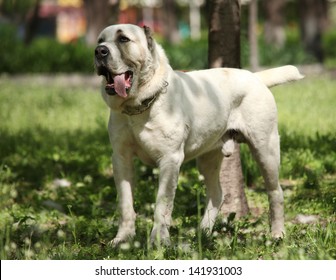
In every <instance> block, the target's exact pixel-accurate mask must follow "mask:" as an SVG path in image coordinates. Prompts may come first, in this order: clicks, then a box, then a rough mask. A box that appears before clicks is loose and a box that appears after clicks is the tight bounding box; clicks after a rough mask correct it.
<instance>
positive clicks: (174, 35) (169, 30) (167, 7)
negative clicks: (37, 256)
mask: <svg viewBox="0 0 336 280" xmlns="http://www.w3.org/2000/svg"><path fill="white" fill-rule="evenodd" d="M175 5H176V4H175V0H165V1H163V9H164V11H165V13H164V20H165V21H164V23H165V24H164V28H163V34H164V37H165V39H166V40H167V41H168V42H170V43H172V44H176V43H179V42H180V39H181V37H180V34H179V30H178V21H177V15H176V6H175Z"/></svg>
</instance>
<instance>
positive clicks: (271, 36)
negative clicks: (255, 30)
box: [264, 0, 286, 48]
mask: <svg viewBox="0 0 336 280" xmlns="http://www.w3.org/2000/svg"><path fill="white" fill-rule="evenodd" d="M285 5H286V1H285V0H267V1H264V8H265V17H266V21H265V41H266V42H267V43H268V44H272V45H274V46H276V47H278V48H281V47H283V46H284V44H285V42H286V34H285V17H284V8H285Z"/></svg>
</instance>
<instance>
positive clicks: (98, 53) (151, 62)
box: [94, 24, 159, 98]
mask: <svg viewBox="0 0 336 280" xmlns="http://www.w3.org/2000/svg"><path fill="white" fill-rule="evenodd" d="M156 53H157V52H156V44H155V41H154V40H153V38H152V36H151V31H150V29H149V28H148V27H143V28H141V27H139V26H136V25H131V24H118V25H112V26H109V27H107V28H105V29H104V30H103V31H102V32H101V33H100V35H99V37H98V45H97V47H96V49H95V60H94V62H95V69H96V72H97V74H98V75H102V76H105V80H106V81H105V82H104V86H105V92H106V94H108V95H118V96H120V97H122V98H127V97H128V96H131V95H135V94H136V93H137V92H138V91H139V90H140V88H141V87H142V86H143V85H144V84H146V83H148V82H149V81H151V78H152V77H153V75H154V73H155V70H156V68H157V67H158V65H159V63H158V58H157V55H156Z"/></svg>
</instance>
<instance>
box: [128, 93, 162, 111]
mask: <svg viewBox="0 0 336 280" xmlns="http://www.w3.org/2000/svg"><path fill="white" fill-rule="evenodd" d="M159 94H160V92H158V93H156V94H154V96H152V97H149V98H147V99H145V100H143V101H142V102H141V104H140V105H139V106H129V105H126V106H125V107H124V110H123V111H122V112H123V113H124V114H126V115H129V116H133V115H140V114H141V113H143V112H145V111H146V110H148V109H149V108H150V107H151V106H152V104H153V103H154V101H155V100H156V98H157V97H158V96H159Z"/></svg>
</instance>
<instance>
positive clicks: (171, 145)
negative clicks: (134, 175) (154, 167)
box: [129, 118, 186, 162]
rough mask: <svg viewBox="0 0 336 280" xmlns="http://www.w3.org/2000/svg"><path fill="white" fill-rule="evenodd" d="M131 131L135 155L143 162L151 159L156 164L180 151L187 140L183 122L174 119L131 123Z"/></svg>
mask: <svg viewBox="0 0 336 280" xmlns="http://www.w3.org/2000/svg"><path fill="white" fill-rule="evenodd" d="M129 129H130V131H131V132H132V135H133V141H134V142H135V143H134V144H135V145H134V146H135V147H136V148H135V149H136V151H135V153H136V154H137V155H138V156H139V157H140V159H142V160H143V161H148V158H150V159H151V160H152V161H154V162H156V161H157V160H158V159H159V158H161V157H162V156H163V155H165V154H167V153H172V152H175V151H176V150H178V149H180V147H181V145H182V143H183V142H184V140H185V136H186V128H185V127H184V125H183V122H178V121H174V119H172V118H170V119H167V118H166V119H161V118H160V119H154V120H149V121H145V122H142V121H139V120H136V121H134V120H133V121H130V122H129Z"/></svg>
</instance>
